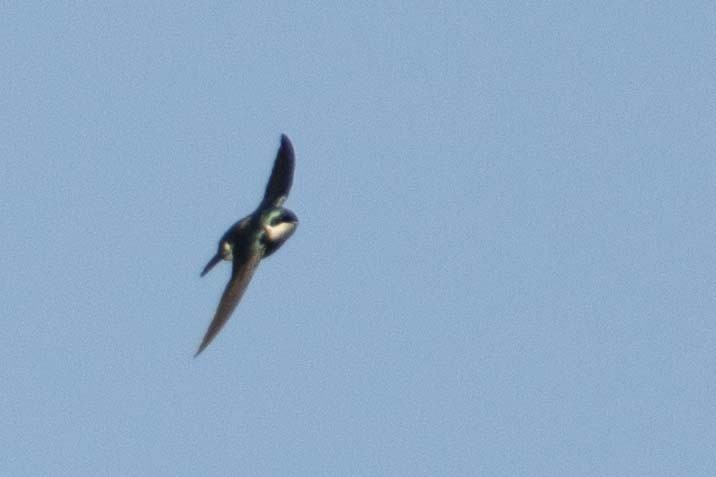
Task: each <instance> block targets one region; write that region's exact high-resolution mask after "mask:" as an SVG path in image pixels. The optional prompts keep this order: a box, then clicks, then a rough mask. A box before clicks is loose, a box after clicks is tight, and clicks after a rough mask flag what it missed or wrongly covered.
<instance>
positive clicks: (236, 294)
mask: <svg viewBox="0 0 716 477" xmlns="http://www.w3.org/2000/svg"><path fill="white" fill-rule="evenodd" d="M260 261H261V251H260V249H259V248H258V246H252V247H247V250H245V251H244V252H243V253H242V252H241V251H237V250H234V260H233V267H232V269H231V279H230V280H229V283H227V284H226V288H225V289H224V294H223V295H221V301H220V302H219V306H218V307H217V308H216V313H215V314H214V319H213V320H211V324H209V329H207V330H206V334H205V335H204V339H203V340H202V341H201V345H200V346H199V350H198V351H197V352H196V354H195V355H194V357H197V356H198V355H199V353H201V352H202V351H204V349H205V348H206V347H207V346H209V343H211V340H213V339H214V337H216V335H217V334H219V331H221V328H223V327H224V325H225V324H226V322H227V321H229V317H231V313H232V312H233V311H234V309H235V308H236V305H237V304H238V303H239V300H241V297H242V295H243V294H244V291H246V287H247V286H248V285H249V282H250V281H251V277H252V276H253V275H254V271H255V270H256V267H257V266H258V264H259V262H260Z"/></svg>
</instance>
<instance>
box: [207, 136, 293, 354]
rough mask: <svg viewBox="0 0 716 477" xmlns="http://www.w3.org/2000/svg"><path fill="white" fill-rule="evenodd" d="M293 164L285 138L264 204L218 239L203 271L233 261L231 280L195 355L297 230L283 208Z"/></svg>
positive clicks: (289, 143)
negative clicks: (257, 273)
mask: <svg viewBox="0 0 716 477" xmlns="http://www.w3.org/2000/svg"><path fill="white" fill-rule="evenodd" d="M294 162H295V158H294V152H293V146H292V145H291V141H290V140H289V139H288V137H286V136H285V135H283V136H281V147H280V148H279V150H278V154H277V155H276V160H275V161H274V166H273V170H272V171H271V177H270V178H269V182H268V184H267V185H266V192H265V194H264V198H263V200H262V201H261V204H260V205H259V206H258V207H257V208H256V210H255V211H254V212H253V213H251V214H250V215H247V216H246V217H244V218H243V219H241V220H239V221H238V222H236V223H235V224H234V225H232V226H231V227H230V228H229V230H227V231H226V232H225V233H224V235H223V236H222V237H221V239H220V240H219V249H218V251H217V252H216V255H214V257H213V258H212V259H211V260H209V263H207V264H206V267H204V270H203V271H202V272H201V276H202V277H203V276H204V275H206V274H207V273H208V272H209V270H211V269H212V268H213V267H214V266H215V265H216V264H217V263H219V262H220V261H222V260H226V261H230V262H232V268H231V279H230V280H229V283H227V285H226V289H225V290H224V293H223V295H222V296H221V301H220V302H219V306H218V307H217V309H216V313H215V314H214V318H213V320H212V321H211V324H210V325H209V329H208V330H207V331H206V334H205V335H204V339H203V340H202V342H201V345H200V346H199V350H198V351H197V352H196V355H195V356H197V355H198V354H199V353H201V352H202V351H203V350H204V349H205V348H206V347H207V346H208V345H209V343H210V342H211V340H213V339H214V337H215V336H216V335H217V334H218V333H219V331H220V330H221V328H222V327H223V326H224V325H225V324H226V322H227V321H228V319H229V317H230V316H231V313H232V312H233V311H234V309H235V308H236V305H237V304H238V303H239V300H241V296H242V295H243V294H244V291H245V290H246V287H247V286H248V284H249V281H251V277H252V276H253V274H254V271H255V270H256V267H257V266H258V264H259V262H260V261H261V259H263V258H266V257H268V256H269V255H271V254H272V253H274V252H275V251H276V250H278V249H279V248H280V247H281V245H283V244H284V243H285V242H286V240H288V238H289V237H290V236H291V235H292V234H293V232H294V231H295V230H296V226H297V225H298V218H297V217H296V215H295V214H294V213H293V212H291V211H290V210H288V209H286V208H284V207H282V205H283V203H284V202H285V201H286V198H287V197H288V192H289V191H290V189H291V184H292V182H293V169H294Z"/></svg>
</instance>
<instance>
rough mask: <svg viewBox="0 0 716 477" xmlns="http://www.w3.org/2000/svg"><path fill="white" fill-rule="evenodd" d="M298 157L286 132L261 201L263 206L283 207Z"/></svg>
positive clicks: (282, 136) (282, 137)
mask: <svg viewBox="0 0 716 477" xmlns="http://www.w3.org/2000/svg"><path fill="white" fill-rule="evenodd" d="M295 161H296V159H295V156H294V153H293V145H291V141H290V140H289V139H288V137H287V136H286V135H285V134H282V135H281V147H279V148H278V153H277V154H276V160H275V161H274V163H273V169H272V170H271V177H270V178H269V181H268V184H266V192H265V193H264V198H263V200H262V201H261V208H265V207H271V206H273V207H281V205H283V203H284V201H285V200H286V198H287V197H288V192H289V191H290V190H291V184H292V183H293V169H294V163H295Z"/></svg>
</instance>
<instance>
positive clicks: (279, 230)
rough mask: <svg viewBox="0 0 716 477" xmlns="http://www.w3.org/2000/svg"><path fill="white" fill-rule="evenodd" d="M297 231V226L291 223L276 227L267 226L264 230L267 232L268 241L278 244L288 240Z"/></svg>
mask: <svg viewBox="0 0 716 477" xmlns="http://www.w3.org/2000/svg"><path fill="white" fill-rule="evenodd" d="M295 229H296V224H292V223H291V222H283V223H280V224H277V225H275V226H273V227H272V226H270V225H265V226H264V230H265V231H266V236H267V237H268V239H269V240H270V241H272V242H276V241H279V240H284V239H286V238H288V237H289V236H290V235H291V234H292V233H293V231H294V230H295Z"/></svg>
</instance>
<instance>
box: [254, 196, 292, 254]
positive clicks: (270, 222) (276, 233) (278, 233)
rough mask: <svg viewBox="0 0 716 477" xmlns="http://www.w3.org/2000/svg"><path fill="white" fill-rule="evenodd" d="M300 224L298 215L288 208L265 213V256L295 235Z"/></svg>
mask: <svg viewBox="0 0 716 477" xmlns="http://www.w3.org/2000/svg"><path fill="white" fill-rule="evenodd" d="M297 226H298V217H296V214H294V213H293V212H291V211H290V210H288V209H284V208H283V207H282V208H278V209H273V210H271V211H270V212H269V213H267V214H265V215H264V220H263V229H264V234H263V237H262V242H263V243H264V245H265V247H266V251H265V252H264V257H268V256H269V255H271V254H272V253H274V252H275V251H276V250H278V249H279V247H281V245H283V243H284V242H285V241H286V240H288V239H289V237H291V235H293V233H294V232H295V231H296V227H297Z"/></svg>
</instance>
